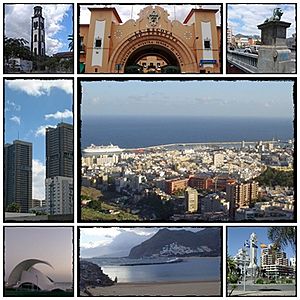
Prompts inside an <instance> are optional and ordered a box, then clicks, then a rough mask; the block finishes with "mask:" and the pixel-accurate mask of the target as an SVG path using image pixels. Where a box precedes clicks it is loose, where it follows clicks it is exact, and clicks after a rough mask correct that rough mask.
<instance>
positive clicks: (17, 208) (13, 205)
mask: <svg viewBox="0 0 300 300" xmlns="http://www.w3.org/2000/svg"><path fill="white" fill-rule="evenodd" d="M6 211H7V212H21V205H20V203H16V202H13V203H11V204H9V205H8V206H7V207H6Z"/></svg>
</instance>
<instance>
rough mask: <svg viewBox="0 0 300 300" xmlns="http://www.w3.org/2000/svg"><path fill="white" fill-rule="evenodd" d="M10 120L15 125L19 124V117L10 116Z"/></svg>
mask: <svg viewBox="0 0 300 300" xmlns="http://www.w3.org/2000/svg"><path fill="white" fill-rule="evenodd" d="M10 120H11V121H13V122H15V123H17V124H18V125H20V124H21V118H20V117H17V116H12V117H11V118H10Z"/></svg>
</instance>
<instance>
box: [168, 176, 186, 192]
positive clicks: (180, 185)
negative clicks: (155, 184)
mask: <svg viewBox="0 0 300 300" xmlns="http://www.w3.org/2000/svg"><path fill="white" fill-rule="evenodd" d="M188 182H189V179H188V178H175V179H168V180H166V181H165V192H166V193H167V194H169V195H172V194H174V193H176V192H179V191H184V190H185V189H186V188H187V186H188Z"/></svg>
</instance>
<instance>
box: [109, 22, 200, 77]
mask: <svg viewBox="0 0 300 300" xmlns="http://www.w3.org/2000/svg"><path fill="white" fill-rule="evenodd" d="M147 55H154V56H158V57H160V58H161V59H163V60H164V61H165V62H167V64H168V65H169V66H174V67H175V66H176V67H178V68H179V72H182V73H195V72H197V68H198V66H197V62H196V60H195V57H194V55H193V53H192V52H191V50H190V49H188V48H187V47H186V46H185V45H184V44H183V43H182V42H181V41H180V40H179V39H178V38H176V37H174V36H173V35H172V33H171V32H168V31H166V30H163V29H156V30H155V29H153V28H151V29H145V30H143V31H142V30H140V31H139V32H135V33H134V34H132V35H131V36H130V37H128V38H127V39H126V40H125V41H124V42H123V43H121V44H120V45H119V46H118V47H117V49H116V50H115V51H114V52H113V54H112V56H111V59H110V61H109V69H110V72H112V73H113V72H115V71H116V70H119V71H120V72H124V70H125V67H126V66H129V65H132V64H137V62H138V61H139V60H140V59H141V58H143V57H145V56H147Z"/></svg>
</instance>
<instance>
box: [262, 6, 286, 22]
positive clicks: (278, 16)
mask: <svg viewBox="0 0 300 300" xmlns="http://www.w3.org/2000/svg"><path fill="white" fill-rule="evenodd" d="M282 15H283V10H282V9H281V8H279V7H277V8H275V9H274V10H273V15H272V17H270V18H267V19H266V20H265V23H267V22H274V21H280V19H281V16H282Z"/></svg>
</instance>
